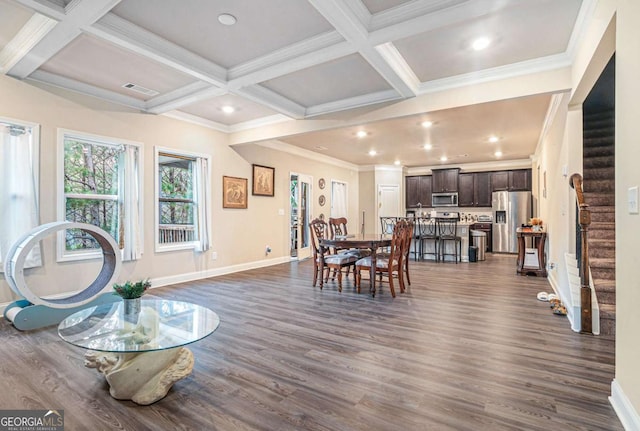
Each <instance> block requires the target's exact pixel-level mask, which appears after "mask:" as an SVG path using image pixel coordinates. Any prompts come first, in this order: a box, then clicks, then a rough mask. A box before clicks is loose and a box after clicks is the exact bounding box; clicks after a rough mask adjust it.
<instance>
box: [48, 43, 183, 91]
mask: <svg viewBox="0 0 640 431" xmlns="http://www.w3.org/2000/svg"><path fill="white" fill-rule="evenodd" d="M42 70H44V71H45V72H50V73H54V74H56V75H60V76H64V77H66V78H70V79H74V80H76V81H79V82H83V83H86V84H91V85H94V86H96V87H99V88H103V89H106V90H110V91H114V92H116V93H120V94H124V95H127V96H130V97H134V98H136V99H139V100H148V99H150V98H151V97H150V96H147V95H144V94H142V93H138V92H136V91H132V90H129V89H126V88H123V87H122V86H123V85H124V84H126V83H133V84H136V85H140V86H142V87H145V88H147V89H150V90H154V91H157V92H158V93H160V94H163V93H166V92H168V91H172V90H175V89H177V88H180V87H182V86H185V85H187V84H190V83H192V82H193V81H194V79H193V78H192V77H190V76H188V75H185V74H183V73H180V72H178V71H176V70H174V69H171V68H168V67H166V66H163V65H161V64H159V63H157V62H155V61H152V60H149V59H148V58H145V57H142V56H140V55H137V54H134V53H132V52H130V51H127V50H124V49H121V48H118V47H116V46H114V45H112V44H110V43H107V42H104V41H102V40H100V39H97V38H94V37H91V36H86V35H82V36H80V37H78V38H76V39H75V40H74V41H73V42H71V43H70V44H69V45H67V46H66V47H65V48H64V49H62V50H61V51H60V52H59V53H58V54H57V55H55V56H54V57H53V58H52V59H51V60H49V61H48V62H46V63H45V64H44V65H43V66H42Z"/></svg>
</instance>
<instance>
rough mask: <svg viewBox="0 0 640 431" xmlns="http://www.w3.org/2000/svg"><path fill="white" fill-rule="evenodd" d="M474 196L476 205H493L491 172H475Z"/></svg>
mask: <svg viewBox="0 0 640 431" xmlns="http://www.w3.org/2000/svg"><path fill="white" fill-rule="evenodd" d="M473 196H474V198H473V199H474V203H475V206H477V207H490V206H491V177H490V173H489V172H476V173H474V174H473Z"/></svg>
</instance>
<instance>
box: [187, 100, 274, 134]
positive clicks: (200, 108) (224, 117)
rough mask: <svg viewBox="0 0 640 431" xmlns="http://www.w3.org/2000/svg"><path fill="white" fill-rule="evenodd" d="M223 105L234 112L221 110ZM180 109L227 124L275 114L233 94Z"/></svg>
mask: <svg viewBox="0 0 640 431" xmlns="http://www.w3.org/2000/svg"><path fill="white" fill-rule="evenodd" d="M223 106H231V107H233V108H234V112H233V113H230V114H227V113H225V112H223V111H222V107H223ZM180 111H182V112H186V113H187V114H191V115H195V116H198V117H202V118H205V119H207V120H210V121H215V122H217V123H220V124H224V125H227V126H230V125H232V124H237V123H244V122H246V121H251V120H256V119H258V118H262V117H268V116H271V115H275V114H277V112H276V111H274V110H272V109H269V108H266V107H264V106H262V105H259V104H257V103H254V102H251V101H249V100H247V99H245V98H242V97H238V96H234V95H233V94H225V95H224V96H220V97H214V98H211V99H208V100H203V101H201V102H197V103H194V104H191V105H189V106H186V107H184V108H181V109H180Z"/></svg>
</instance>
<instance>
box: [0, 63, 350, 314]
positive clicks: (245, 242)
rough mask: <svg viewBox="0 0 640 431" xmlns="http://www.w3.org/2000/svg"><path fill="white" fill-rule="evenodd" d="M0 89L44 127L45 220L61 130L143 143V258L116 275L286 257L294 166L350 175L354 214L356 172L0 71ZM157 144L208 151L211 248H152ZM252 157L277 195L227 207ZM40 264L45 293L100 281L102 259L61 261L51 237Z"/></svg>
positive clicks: (1, 291) (173, 277)
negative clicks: (227, 190) (233, 142)
mask: <svg viewBox="0 0 640 431" xmlns="http://www.w3.org/2000/svg"><path fill="white" fill-rule="evenodd" d="M0 94H2V103H0V116H2V117H8V118H13V119H17V120H23V121H27V122H34V123H39V124H40V125H41V133H40V136H41V138H40V141H41V142H40V148H41V154H40V165H41V169H40V221H41V223H46V222H51V221H55V220H57V217H58V215H57V213H56V199H57V191H56V190H57V189H56V172H57V169H58V166H57V164H56V154H57V153H56V151H57V140H56V139H57V136H56V131H57V128H59V127H60V128H66V129H71V130H77V131H81V132H87V133H92V134H97V135H102V136H109V137H114V138H120V139H125V140H131V141H138V142H141V143H142V145H143V150H142V154H143V158H144V167H143V169H144V181H143V184H144V226H143V230H144V255H143V256H142V258H141V259H140V260H138V261H135V262H125V263H124V264H123V269H122V272H121V274H120V277H119V278H120V281H124V280H126V279H139V278H147V277H150V278H151V279H152V280H153V281H154V285H156V286H157V285H161V284H169V283H171V282H178V281H181V280H183V279H195V278H199V277H203V276H210V275H215V274H217V273H223V272H229V271H233V270H240V269H245V268H249V267H255V266H262V265H267V264H272V263H278V262H281V261H288V260H289V252H290V250H289V230H288V214H289V212H288V199H289V197H288V196H289V186H288V181H289V172H290V171H300V170H308V173H309V174H311V175H313V176H314V177H315V178H316V180H317V178H319V177H321V176H324V177H325V179H327V180H329V179H340V180H343V181H345V182H347V183H348V184H349V196H350V201H351V203H350V206H349V217H350V218H352V219H354V220H357V218H358V215H357V214H358V210H357V208H358V199H359V193H358V190H359V184H358V175H357V173H356V171H355V170H353V169H348V168H345V167H336V166H333V165H331V164H329V163H326V162H317V161H311V160H310V159H308V158H304V157H301V156H294V155H289V154H286V153H282V152H279V151H276V150H273V149H269V148H262V147H258V146H252V147H251V148H247V149H243V150H242V151H236V150H234V149H233V148H231V147H229V145H228V136H227V135H226V134H223V133H221V132H217V131H215V130H211V129H208V128H205V127H202V126H197V125H193V124H189V123H185V122H181V121H178V120H174V119H170V118H168V117H164V116H156V115H149V114H143V113H139V112H136V111H133V110H130V109H127V108H122V107H120V106H117V105H113V104H108V103H105V102H101V101H99V100H96V99H93V98H89V97H85V96H81V95H77V94H74V93H69V92H65V91H63V90H60V89H56V88H51V87H47V86H34V85H29V84H27V83H24V82H20V81H17V80H15V79H12V78H9V77H6V76H4V75H1V76H0ZM154 145H158V146H161V147H166V148H174V149H178V150H187V151H192V152H197V153H203V154H209V155H211V160H212V178H211V187H212V198H213V202H212V220H213V232H212V249H211V250H210V251H208V252H205V253H198V252H194V251H192V250H184V251H173V252H164V253H156V252H155V251H154V222H153V220H154V210H155V204H154V193H153V190H154V180H153V173H154V166H153V163H154V158H153V147H154ZM252 163H256V164H261V165H266V166H273V167H275V168H276V184H275V196H274V197H263V196H251V194H249V196H248V209H246V210H240V209H233V210H232V209H223V208H222V176H223V175H228V176H235V177H244V178H248V180H249V181H248V183H249V188H251V164H252ZM302 166H304V169H303V168H301V167H302ZM329 192H330V190H326V189H325V193H328V194H330V193H329ZM327 198H329V196H327ZM314 203H315V207H314V212H315V213H316V214H319V213H320V212H321V211H323V212H325V213H326V214H329V206H327V205H325V207H323V208H320V207H319V205H318V204H317V195H316V199H315V201H314ZM279 209H284V210H285V215H284V216H282V215H279V212H278V210H279ZM350 228H351V226H350ZM354 229H357V228H355V227H354ZM265 245H270V246H271V247H272V250H273V251H272V253H271V254H270V255H266V254H265ZM212 252H217V260H213V259H212ZM44 263H45V264H44V266H43V267H40V268H36V269H32V270H27V283H28V284H29V287H30V289H31V290H32V291H34V292H36V294H38V295H40V296H45V295H52V294H64V293H66V292H70V291H73V290H79V289H83V288H85V287H86V286H87V285H88V283H89V282H91V281H92V280H93V279H94V278H95V276H96V275H97V272H98V271H99V269H100V265H101V263H100V262H99V261H82V262H67V263H64V264H58V263H56V259H55V252H54V236H51V237H50V238H48V239H47V240H46V241H45V242H44ZM14 299H15V295H14V294H13V292H12V291H11V290H10V289H9V287H8V285H7V284H6V282H5V281H4V277H3V276H2V275H0V304H6V303H7V302H10V301H12V300H14Z"/></svg>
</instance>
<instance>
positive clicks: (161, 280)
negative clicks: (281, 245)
mask: <svg viewBox="0 0 640 431" xmlns="http://www.w3.org/2000/svg"><path fill="white" fill-rule="evenodd" d="M289 262H291V258H290V257H289V256H283V257H279V258H275V259H264V260H258V261H255V262H247V263H241V264H238V265H231V266H225V267H222V268H214V269H208V270H206V271H196V272H188V273H185V274H176V275H169V276H167V277H158V278H152V279H151V286H152V287H162V286H169V285H171V284H177V283H186V282H187V281H194V280H202V279H203V278H209V277H216V276H218V275H225V274H232V273H234V272H240V271H248V270H250V269H257V268H264V267H265V266H272V265H278V264H281V263H289Z"/></svg>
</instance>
